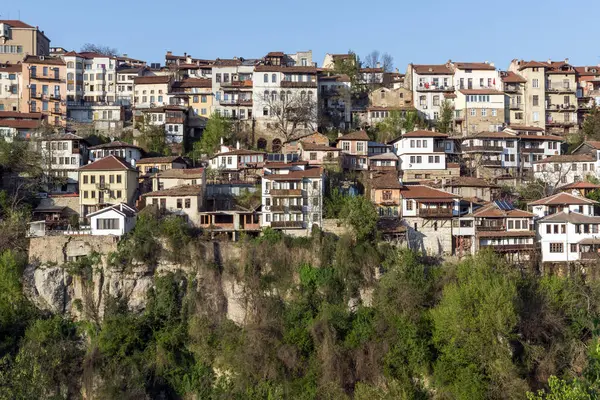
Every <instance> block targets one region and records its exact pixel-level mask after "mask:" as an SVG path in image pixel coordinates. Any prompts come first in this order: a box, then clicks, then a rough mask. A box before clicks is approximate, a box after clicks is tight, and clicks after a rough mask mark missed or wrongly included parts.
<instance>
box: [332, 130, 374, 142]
mask: <svg viewBox="0 0 600 400" xmlns="http://www.w3.org/2000/svg"><path fill="white" fill-rule="evenodd" d="M337 140H338V141H339V140H367V141H368V140H369V135H367V132H365V131H356V132H350V133H347V134H345V135H343V136H340V137H339V138H337Z"/></svg>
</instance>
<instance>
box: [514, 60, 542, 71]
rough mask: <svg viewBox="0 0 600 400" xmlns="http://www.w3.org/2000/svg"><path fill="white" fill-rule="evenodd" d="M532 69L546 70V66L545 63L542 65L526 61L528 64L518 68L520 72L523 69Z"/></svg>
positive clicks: (525, 63)
mask: <svg viewBox="0 0 600 400" xmlns="http://www.w3.org/2000/svg"><path fill="white" fill-rule="evenodd" d="M534 67H540V68H548V64H547V63H542V62H539V61H528V62H524V63H523V64H522V65H521V66H520V67H519V70H522V69H525V68H534Z"/></svg>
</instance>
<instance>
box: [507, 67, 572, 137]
mask: <svg viewBox="0 0 600 400" xmlns="http://www.w3.org/2000/svg"><path fill="white" fill-rule="evenodd" d="M509 71H511V72H514V73H517V74H519V75H520V76H522V77H523V78H524V79H525V80H526V81H527V82H526V83H525V87H524V94H523V99H524V102H523V112H524V115H523V116H524V121H523V122H522V123H523V124H524V125H527V126H535V127H540V128H544V129H546V130H547V131H549V132H551V133H556V134H568V133H572V132H574V131H576V129H577V123H578V121H577V99H576V96H575V94H576V89H577V84H576V72H575V68H573V66H571V65H570V64H569V60H568V59H566V60H565V61H559V62H553V61H551V60H548V61H546V62H539V61H529V62H526V61H523V60H513V61H512V62H511V64H510V67H509Z"/></svg>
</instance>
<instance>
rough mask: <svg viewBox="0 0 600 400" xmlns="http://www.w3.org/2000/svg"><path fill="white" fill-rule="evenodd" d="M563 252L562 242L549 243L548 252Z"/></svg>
mask: <svg viewBox="0 0 600 400" xmlns="http://www.w3.org/2000/svg"><path fill="white" fill-rule="evenodd" d="M562 252H563V244H562V243H550V253H562Z"/></svg>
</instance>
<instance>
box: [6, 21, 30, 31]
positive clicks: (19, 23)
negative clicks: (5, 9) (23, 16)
mask: <svg viewBox="0 0 600 400" xmlns="http://www.w3.org/2000/svg"><path fill="white" fill-rule="evenodd" d="M0 24H6V25H10V26H11V28H30V29H33V26H31V25H29V24H26V23H25V22H23V21H19V20H18V19H0Z"/></svg>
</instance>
